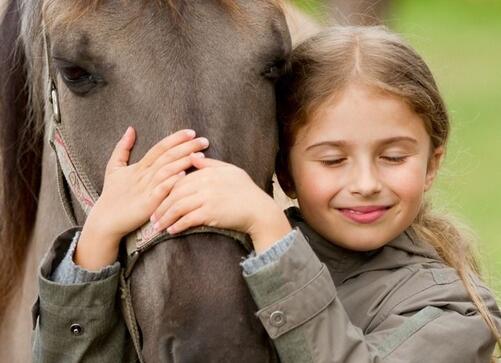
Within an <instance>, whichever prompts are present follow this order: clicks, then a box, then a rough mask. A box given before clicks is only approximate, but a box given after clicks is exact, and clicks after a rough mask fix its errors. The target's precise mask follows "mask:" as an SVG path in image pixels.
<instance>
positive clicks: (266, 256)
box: [240, 229, 298, 275]
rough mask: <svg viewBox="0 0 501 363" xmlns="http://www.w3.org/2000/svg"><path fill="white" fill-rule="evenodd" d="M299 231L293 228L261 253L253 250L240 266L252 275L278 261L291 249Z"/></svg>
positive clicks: (246, 273) (245, 273)
mask: <svg viewBox="0 0 501 363" xmlns="http://www.w3.org/2000/svg"><path fill="white" fill-rule="evenodd" d="M297 233H298V232H297V231H296V230H295V229H293V230H292V231H290V232H289V233H287V234H286V235H285V236H284V237H283V238H282V239H280V240H278V241H277V242H275V243H274V244H273V245H272V246H271V247H270V248H268V249H267V250H266V251H263V252H262V253H260V254H257V255H256V252H255V251H252V252H251V254H250V255H249V256H248V258H247V259H246V260H244V261H243V262H241V263H240V266H242V268H243V270H244V275H252V274H253V273H256V272H257V271H259V270H260V269H262V268H263V267H264V266H266V265H268V264H270V263H272V262H275V261H277V260H278V259H279V258H280V257H281V256H282V255H283V254H284V253H285V252H286V251H287V250H288V249H289V247H290V245H291V244H292V243H293V242H294V240H295V238H296V234H297Z"/></svg>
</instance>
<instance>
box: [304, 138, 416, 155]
mask: <svg viewBox="0 0 501 363" xmlns="http://www.w3.org/2000/svg"><path fill="white" fill-rule="evenodd" d="M402 141H407V142H410V143H412V144H415V145H417V144H418V141H417V140H416V139H414V138H412V137H409V136H395V137H389V138H387V139H381V140H377V141H376V142H375V143H376V144H379V145H383V146H384V145H388V144H393V143H395V142H402ZM349 145H350V143H349V142H347V141H344V140H329V141H321V142H318V143H316V144H313V145H310V146H308V147H307V148H306V151H308V150H310V149H314V148H317V147H321V146H329V147H339V148H340V147H343V146H349Z"/></svg>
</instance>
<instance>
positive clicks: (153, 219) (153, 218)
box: [150, 215, 157, 223]
mask: <svg viewBox="0 0 501 363" xmlns="http://www.w3.org/2000/svg"><path fill="white" fill-rule="evenodd" d="M150 221H151V223H155V222H156V221H157V219H156V218H155V215H152V216H151V217H150Z"/></svg>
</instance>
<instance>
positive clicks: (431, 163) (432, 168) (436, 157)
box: [424, 146, 445, 191]
mask: <svg viewBox="0 0 501 363" xmlns="http://www.w3.org/2000/svg"><path fill="white" fill-rule="evenodd" d="M444 152H445V149H444V147H443V146H438V147H436V148H435V149H433V153H432V155H431V156H430V159H429V160H428V168H427V170H426V179H425V185H424V190H425V191H427V190H429V189H430V188H431V186H432V185H433V181H434V180H435V177H436V176H437V173H438V169H440V164H441V162H442V159H443V157H444Z"/></svg>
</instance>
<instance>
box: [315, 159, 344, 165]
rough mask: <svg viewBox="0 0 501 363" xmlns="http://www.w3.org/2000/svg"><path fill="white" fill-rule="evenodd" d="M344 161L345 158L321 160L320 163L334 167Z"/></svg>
mask: <svg viewBox="0 0 501 363" xmlns="http://www.w3.org/2000/svg"><path fill="white" fill-rule="evenodd" d="M345 160H346V158H325V159H321V160H320V163H321V164H322V165H326V166H335V165H340V164H341V163H342V162H343V161H345Z"/></svg>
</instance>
